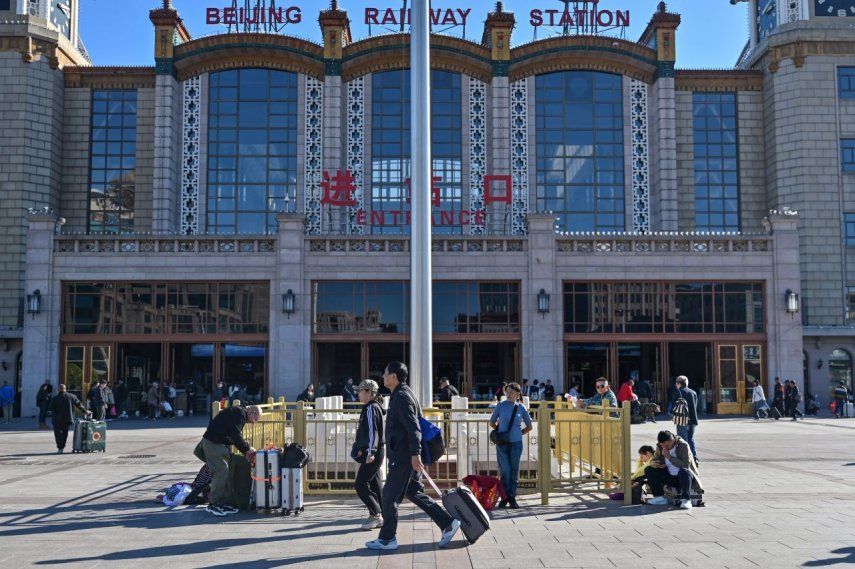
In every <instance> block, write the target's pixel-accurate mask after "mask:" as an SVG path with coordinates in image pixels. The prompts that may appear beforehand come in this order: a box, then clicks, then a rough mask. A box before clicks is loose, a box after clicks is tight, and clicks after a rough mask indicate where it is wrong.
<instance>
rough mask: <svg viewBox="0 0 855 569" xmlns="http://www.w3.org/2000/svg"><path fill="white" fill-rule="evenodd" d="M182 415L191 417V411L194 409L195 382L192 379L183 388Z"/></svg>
mask: <svg viewBox="0 0 855 569" xmlns="http://www.w3.org/2000/svg"><path fill="white" fill-rule="evenodd" d="M184 398H185V399H186V401H185V402H184V414H185V415H187V416H188V417H192V416H193V411H195V409H196V382H195V381H194V380H193V379H188V380H187V385H186V386H185V387H184Z"/></svg>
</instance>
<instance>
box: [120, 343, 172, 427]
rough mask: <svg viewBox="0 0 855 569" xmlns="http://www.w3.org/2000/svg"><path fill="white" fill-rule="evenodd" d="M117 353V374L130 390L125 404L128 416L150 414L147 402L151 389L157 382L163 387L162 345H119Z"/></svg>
mask: <svg viewBox="0 0 855 569" xmlns="http://www.w3.org/2000/svg"><path fill="white" fill-rule="evenodd" d="M116 353H117V359H118V363H119V365H118V369H117V373H118V374H119V379H122V380H124V382H125V386H126V388H127V390H128V400H127V402H125V405H127V407H126V408H125V409H126V410H127V413H128V415H130V416H133V415H134V414H135V413H136V412H137V411H141V412H142V413H146V412H148V408H147V407H146V403H145V401H146V394H147V393H148V389H149V387H151V384H152V382H155V381H156V382H158V383H159V384H160V385H161V387H162V386H163V381H162V380H163V374H162V369H161V367H162V358H161V356H162V353H163V349H162V344H160V343H157V344H118V345H117V346H116Z"/></svg>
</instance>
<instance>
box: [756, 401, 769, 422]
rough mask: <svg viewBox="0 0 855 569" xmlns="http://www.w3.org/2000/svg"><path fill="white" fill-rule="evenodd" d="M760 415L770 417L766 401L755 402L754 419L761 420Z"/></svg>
mask: <svg viewBox="0 0 855 569" xmlns="http://www.w3.org/2000/svg"><path fill="white" fill-rule="evenodd" d="M760 415H763V418H764V419H765V418H766V417H768V416H769V413H768V412H767V411H766V402H765V401H755V402H754V417H755V418H757V419H759V418H760Z"/></svg>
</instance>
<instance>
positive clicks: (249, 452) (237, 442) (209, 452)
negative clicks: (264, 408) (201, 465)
mask: <svg viewBox="0 0 855 569" xmlns="http://www.w3.org/2000/svg"><path fill="white" fill-rule="evenodd" d="M259 418H261V408H260V407H258V406H255V405H251V406H249V407H244V406H242V405H236V406H234V407H228V408H226V409H223V410H222V411H220V412H219V413H217V415H216V416H215V417H214V418H213V419H211V422H210V423H208V430H207V431H205V434H204V435H202V450H203V451H204V452H205V463H206V464H207V465H208V468H210V469H211V473H212V475H213V478H212V479H211V503H210V504H208V507H207V509H206V510H207V511H208V513H211V514H214V515H215V516H225V515H227V514H236V513H237V512H238V510H237V509H236V508H232V507H231V506H228V505H226V485H227V484H228V480H229V454H230V452H231V451H230V450H229V445H234V446H235V447H236V448H237V449H238V450H239V451H240V452H242V453H243V454H245V455H246V458H247V460H248V461H250V462H252V459H253V457H254V456H255V449H254V448H253V447H252V446H250V444H249V443H248V442H246V440H245V439H244V438H243V433H242V431H243V427H244V425H246V424H247V423H255V422H256V421H258V419H259Z"/></svg>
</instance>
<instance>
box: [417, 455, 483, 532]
mask: <svg viewBox="0 0 855 569" xmlns="http://www.w3.org/2000/svg"><path fill="white" fill-rule="evenodd" d="M422 476H424V477H425V478H426V479H427V481H428V482H429V483H430V485H431V486H432V487H433V489H434V491H435V492H436V493H437V494H438V495H439V496H441V497H442V507H443V508H445V510H446V511H447V512H448V513H449V515H451V517H452V518H454V519H455V520H458V521H460V529H461V530H462V531H463V535H465V536H466V541H468V542H469V543H470V544H472V543H475V542H476V541H478V538H480V537H481V536H482V535H484V534H485V533H486V532H487V530H489V529H490V516H489V515H488V514H487V512H486V511H485V510H484V507H483V506H481V504H480V503H478V500H477V499H476V498H475V495H474V494H473V493H472V490H470V489H469V488H467V487H466V486H458V487H457V488H455V489H453V490H446V491H445V492H440V491H439V488H437V486H436V484H435V483H434V481H433V480H431V477H430V476H428V473H427V472H426V471H422Z"/></svg>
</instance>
